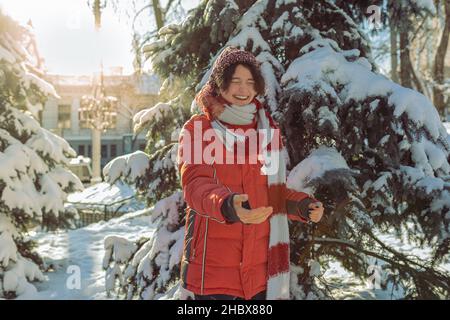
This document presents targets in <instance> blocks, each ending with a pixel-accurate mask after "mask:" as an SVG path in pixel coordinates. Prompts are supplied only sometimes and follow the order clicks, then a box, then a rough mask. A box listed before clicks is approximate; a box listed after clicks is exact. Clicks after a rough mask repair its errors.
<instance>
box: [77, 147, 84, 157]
mask: <svg viewBox="0 0 450 320" xmlns="http://www.w3.org/2000/svg"><path fill="white" fill-rule="evenodd" d="M85 152H86V150H85V148H84V145H79V146H78V155H80V156H85Z"/></svg>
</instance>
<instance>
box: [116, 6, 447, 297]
mask: <svg viewBox="0 0 450 320" xmlns="http://www.w3.org/2000/svg"><path fill="white" fill-rule="evenodd" d="M228 45H234V46H238V47H241V48H243V49H246V50H249V51H252V52H253V53H254V54H255V55H256V56H257V59H258V60H259V61H261V62H262V71H263V75H264V78H265V80H266V83H267V87H266V89H267V90H266V96H265V97H264V99H265V103H266V105H267V107H268V109H269V110H270V111H271V113H272V115H273V116H274V117H275V119H276V120H277V121H278V122H279V124H280V126H281V128H282V130H283V133H284V135H285V138H286V141H285V143H286V145H287V149H288V153H289V158H290V159H289V160H290V161H289V168H288V169H291V171H290V174H289V177H288V186H289V187H291V188H294V189H297V190H305V189H308V190H309V191H310V192H311V193H313V194H314V195H315V196H316V197H317V198H318V199H320V200H321V201H323V202H324V204H325V206H326V211H325V212H326V216H325V218H324V220H323V222H321V223H320V224H319V225H318V227H312V226H309V225H305V224H299V223H293V224H291V241H292V245H291V298H292V299H311V298H312V299H313V298H329V297H332V294H331V293H330V291H328V290H327V285H326V283H325V282H324V279H323V278H322V277H320V273H321V272H320V266H322V267H326V265H327V263H328V262H329V261H330V260H337V261H339V262H340V263H341V264H342V265H343V267H344V268H346V269H347V270H348V271H350V272H352V273H354V274H355V275H356V276H357V277H360V278H361V279H362V280H366V279H367V278H368V277H369V276H370V273H371V272H373V270H374V268H377V267H380V268H381V269H382V271H385V272H384V273H383V274H385V275H386V276H385V277H381V279H380V281H381V283H380V284H381V285H382V287H383V288H387V287H389V288H390V289H392V290H393V291H395V292H400V291H401V290H403V291H402V293H401V296H402V297H407V298H437V297H448V295H449V283H450V281H449V280H450V278H449V276H448V274H446V273H445V272H443V271H441V270H440V269H439V263H440V262H442V261H443V260H444V259H447V258H448V245H449V240H448V236H449V223H448V222H449V221H448V220H449V219H450V217H449V210H450V203H449V202H450V197H449V192H448V191H449V183H448V175H449V171H450V168H449V163H448V162H449V151H450V149H449V146H448V143H447V140H446V139H447V134H446V132H445V130H444V128H443V127H442V125H441V123H440V120H439V117H438V114H437V112H436V110H435V108H434V107H433V105H432V104H431V103H430V102H429V101H428V100H427V99H426V98H425V97H424V96H422V95H421V94H419V93H417V92H415V91H413V90H410V89H406V88H403V87H401V86H399V85H396V84H395V83H393V82H391V81H389V80H388V79H386V78H384V77H382V76H380V75H378V74H377V73H376V68H375V66H374V64H373V63H372V60H371V58H370V50H369V46H368V43H367V41H366V40H365V37H364V36H363V34H362V33H361V32H360V31H359V29H358V27H357V25H356V24H355V23H354V21H353V20H352V19H351V17H349V16H348V15H347V14H346V13H345V12H344V11H343V10H341V9H339V8H338V7H337V6H335V5H334V4H333V1H327V0H323V1H306V0H305V1H302V0H298V1H282V0H279V1H275V0H272V1H271V0H261V1H236V2H235V1H214V0H210V1H204V2H202V3H201V4H200V5H199V6H198V8H196V9H194V10H192V11H191V12H190V15H189V16H188V17H187V18H186V19H185V20H184V21H183V22H182V23H181V24H179V25H169V26H166V27H164V28H163V29H161V31H160V36H159V39H158V40H157V41H155V42H153V43H151V44H150V45H148V46H147V47H146V48H145V51H146V53H147V55H148V56H149V58H150V59H151V61H152V65H153V67H154V69H155V70H156V71H157V72H158V73H159V74H160V76H161V77H163V78H164V77H183V76H188V77H190V78H192V79H194V80H193V82H192V83H191V84H190V85H189V86H188V88H187V89H186V90H190V91H191V95H192V96H193V95H194V94H195V92H196V91H197V90H199V89H200V87H201V86H202V85H203V84H204V83H205V81H206V79H207V77H208V76H209V72H208V71H209V70H210V68H211V66H212V64H213V62H214V60H215V58H216V57H217V56H218V54H219V53H220V49H221V48H223V47H225V46H228ZM192 112H198V110H197V109H195V108H193V109H192ZM171 129H172V128H170V127H169V128H168V130H169V132H171V131H170V130H171ZM178 212H179V213H180V214H181V213H182V210H178ZM178 220H179V222H180V223H183V220H182V218H181V217H180V219H178ZM174 230H176V231H179V230H180V229H179V228H174ZM386 233H390V234H391V235H392V236H394V237H397V238H398V239H399V240H400V241H404V240H405V239H404V238H405V237H406V238H407V239H406V240H408V241H410V242H412V243H413V244H417V245H419V246H423V248H424V249H425V248H430V250H429V251H430V252H429V256H428V257H427V258H424V257H421V258H418V257H414V256H411V255H409V252H406V253H405V252H401V251H400V250H398V249H397V248H395V247H394V246H392V245H391V244H390V243H389V242H387V241H385V240H383V239H384V238H383V234H386ZM406 240H405V241H406ZM156 241H157V240H156V239H155V242H156ZM166 252H168V251H167V250H166ZM135 257H136V256H134V257H133V258H130V260H129V262H128V263H126V265H128V266H129V265H130V261H132V259H134V258H135ZM147 259H148V258H147ZM142 261H145V260H144V259H143V260H142ZM154 261H155V262H156V261H157V259H154ZM132 264H134V265H137V261H134V262H133V263H132ZM166 265H167V264H166ZM110 267H111V265H110ZM154 270H155V269H154ZM371 270H372V271H371ZM172 272H173V274H176V273H177V272H178V269H177V268H174V269H173V270H172ZM163 275H167V273H164V274H162V275H161V276H162V278H161V279H163V278H164V276H163ZM153 277H154V278H155V279H158V275H153ZM173 278H174V277H171V279H173ZM160 283H161V282H160ZM166 283H167V282H166ZM141 285H142V283H141ZM146 288H149V285H148V283H147V284H146V287H144V288H140V289H139V290H140V292H143V291H145V289H146ZM159 288H160V290H163V289H164V288H163V287H159ZM124 289H125V290H126V288H125V287H124ZM165 289H166V290H167V289H169V287H168V286H167V287H166V288H165ZM395 289H398V290H395ZM152 290H153V289H152ZM161 293H162V291H161ZM141 297H142V296H141Z"/></svg>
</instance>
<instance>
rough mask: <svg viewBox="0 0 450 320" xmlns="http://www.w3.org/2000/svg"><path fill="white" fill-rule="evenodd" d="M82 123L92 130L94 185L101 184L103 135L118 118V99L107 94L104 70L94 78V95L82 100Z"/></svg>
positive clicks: (86, 96)
mask: <svg viewBox="0 0 450 320" xmlns="http://www.w3.org/2000/svg"><path fill="white" fill-rule="evenodd" d="M79 117H80V121H82V122H84V123H85V124H86V126H87V127H89V128H91V130H92V180H91V182H92V183H98V182H101V181H102V179H101V172H100V166H101V133H102V131H103V132H104V131H106V129H107V128H109V127H111V126H112V124H113V123H114V122H115V120H116V118H117V98H115V97H112V96H107V95H106V94H105V86H104V83H103V70H102V71H101V73H100V77H99V79H96V77H94V85H93V94H92V95H89V96H88V95H85V96H83V97H82V98H81V103H80V109H79Z"/></svg>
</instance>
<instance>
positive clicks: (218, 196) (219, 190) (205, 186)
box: [177, 118, 232, 223]
mask: <svg viewBox="0 0 450 320" xmlns="http://www.w3.org/2000/svg"><path fill="white" fill-rule="evenodd" d="M194 121H195V118H191V120H189V121H188V122H187V123H186V124H185V125H184V127H183V130H182V131H181V133H180V137H179V140H178V142H179V144H178V156H177V163H178V170H179V172H180V176H181V186H182V189H183V195H184V199H185V201H186V202H187V204H188V205H189V207H190V208H192V209H194V210H195V211H197V212H198V213H199V214H202V215H207V216H209V217H211V218H213V219H215V220H217V221H219V222H221V223H225V222H226V220H225V218H224V216H223V215H222V212H221V207H222V204H223V203H224V201H225V199H226V198H227V197H228V196H230V195H231V194H232V192H231V191H229V190H228V189H227V188H226V187H225V186H223V185H221V184H219V183H217V180H216V179H215V177H214V167H213V166H212V165H211V164H206V163H204V161H203V159H202V161H201V162H200V163H194V162H193V159H194V157H193V154H194V152H202V153H203V150H204V147H205V142H204V141H203V139H202V137H201V136H202V133H203V132H201V134H200V135H199V134H197V136H196V135H194V125H193V123H194ZM196 121H200V122H202V120H201V119H198V120H196ZM195 140H197V141H195ZM194 146H197V147H198V146H201V150H194V149H195V147H194Z"/></svg>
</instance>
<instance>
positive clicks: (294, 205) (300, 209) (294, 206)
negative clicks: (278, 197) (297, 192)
mask: <svg viewBox="0 0 450 320" xmlns="http://www.w3.org/2000/svg"><path fill="white" fill-rule="evenodd" d="M316 201H317V200H315V199H312V198H305V199H303V200H301V201H295V200H286V210H287V213H288V214H292V215H297V216H300V217H301V218H302V219H303V220H305V221H306V222H309V221H310V218H309V213H310V210H311V209H310V208H309V205H310V204H311V203H314V202H316Z"/></svg>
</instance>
